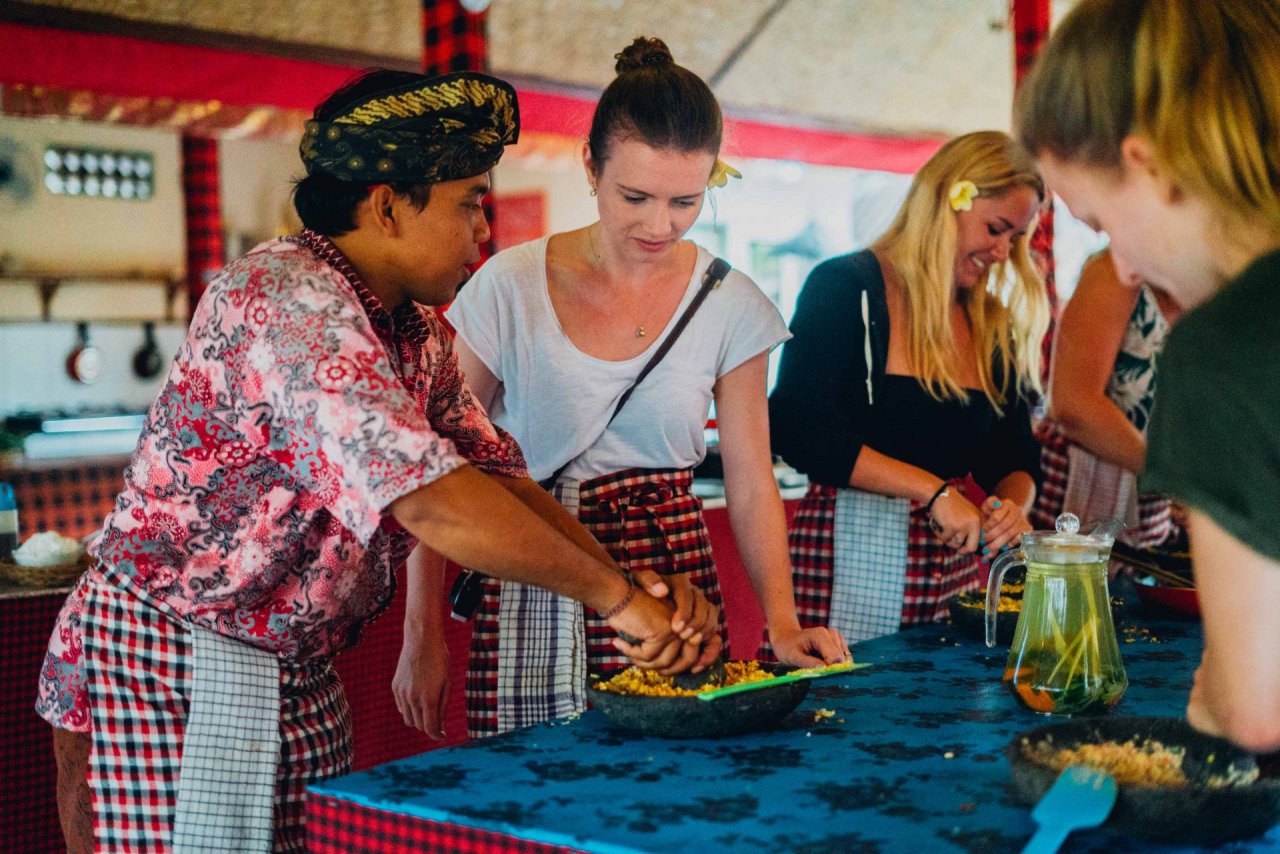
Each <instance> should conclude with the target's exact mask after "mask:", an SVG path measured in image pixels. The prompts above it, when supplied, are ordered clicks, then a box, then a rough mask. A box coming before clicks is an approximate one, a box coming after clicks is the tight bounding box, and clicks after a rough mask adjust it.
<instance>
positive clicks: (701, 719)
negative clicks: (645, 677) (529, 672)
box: [587, 664, 813, 738]
mask: <svg viewBox="0 0 1280 854" xmlns="http://www.w3.org/2000/svg"><path fill="white" fill-rule="evenodd" d="M760 666H761V667H762V668H763V669H765V670H768V671H769V672H771V673H775V674H782V673H786V672H787V671H789V670H792V669H793V668H791V667H788V666H787V665H782V664H761V665H760ZM612 675H614V674H613V673H607V674H604V675H603V676H600V677H595V676H593V677H592V679H591V684H590V686H589V687H588V689H587V694H588V698H589V699H590V701H591V705H592V706H594V707H595V708H597V709H599V710H600V711H602V712H604V714H605V716H606V717H607V718H609V720H610V721H612V722H613V723H614V724H616V725H617V726H620V727H623V728H624V729H629V730H634V731H635V732H639V733H643V734H645V735H655V736H658V737H660V738H722V737H724V736H730V735H741V734H742V733H746V732H756V731H757V730H762V729H769V728H770V727H772V726H774V725H775V724H777V723H778V722H779V721H781V720H782V719H783V718H785V717H786V716H787V715H788V714H790V713H791V711H792V710H793V709H794V708H795V707H796V706H798V705H800V702H801V701H802V700H804V698H805V695H806V694H808V693H809V683H810V682H812V681H813V680H810V679H801V680H799V681H797V682H787V683H784V684H782V685H773V686H770V687H768V688H760V689H757V690H754V691H743V692H742V693H740V694H730V695H729V696H727V697H721V698H719V699H716V700H711V701H709V702H708V701H704V700H699V699H698V698H697V697H642V696H638V695H631V694H615V693H613V692H612V691H601V690H600V689H599V688H596V686H595V683H596V682H597V681H601V680H604V679H608V678H609V677H610V676H612Z"/></svg>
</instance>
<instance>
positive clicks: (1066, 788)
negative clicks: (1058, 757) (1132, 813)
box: [1022, 765, 1116, 854]
mask: <svg viewBox="0 0 1280 854" xmlns="http://www.w3.org/2000/svg"><path fill="white" fill-rule="evenodd" d="M1115 802H1116V781H1115V780H1113V779H1111V777H1110V775H1108V774H1107V773H1105V772H1103V771H1095V770H1093V769H1092V768H1084V767H1081V766H1079V765H1072V766H1071V767H1070V768H1065V769H1063V771H1062V773H1061V774H1059V775H1058V779H1057V780H1056V781H1054V784H1053V785H1052V786H1050V787H1049V791H1047V792H1045V793H1044V797H1043V798H1041V799H1040V803H1038V804H1036V806H1035V809H1033V810H1032V811H1031V817H1032V818H1034V819H1035V820H1036V824H1038V825H1040V829H1039V830H1037V831H1036V835H1035V836H1033V837H1031V841H1030V842H1028V843H1027V847H1026V848H1023V849H1022V854H1053V852H1055V851H1057V850H1058V848H1059V847H1060V846H1061V845H1062V843H1063V842H1064V841H1066V838H1067V834H1069V833H1071V831H1073V830H1082V829H1084V828H1088V827H1097V826H1098V825H1100V824H1102V823H1103V822H1104V821H1106V820H1107V816H1108V815H1110V814H1111V807H1112V806H1114V805H1115Z"/></svg>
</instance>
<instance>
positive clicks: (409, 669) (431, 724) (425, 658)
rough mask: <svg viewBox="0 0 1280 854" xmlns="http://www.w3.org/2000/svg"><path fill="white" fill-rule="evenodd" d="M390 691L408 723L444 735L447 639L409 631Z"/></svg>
mask: <svg viewBox="0 0 1280 854" xmlns="http://www.w3.org/2000/svg"><path fill="white" fill-rule="evenodd" d="M391 693H392V694H393V695H394V696H395V698H396V708H397V709H399V710H400V714H401V715H402V716H403V717H404V722H405V723H406V724H408V725H409V726H411V727H413V728H414V729H420V730H422V731H423V732H425V733H426V734H427V735H429V736H431V737H432V738H433V739H435V740H437V741H439V740H440V739H442V738H444V734H445V733H444V716H445V711H446V709H447V707H448V701H449V650H448V648H447V647H445V645H444V641H443V640H440V639H436V640H434V641H430V642H428V641H426V640H425V639H424V638H421V637H417V638H415V637H411V636H410V635H407V634H406V636H405V639H404V644H403V645H402V646H401V648H400V661H399V662H398V663H397V664H396V673H395V676H393V677H392V679H391Z"/></svg>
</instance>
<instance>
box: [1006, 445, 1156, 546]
mask: <svg viewBox="0 0 1280 854" xmlns="http://www.w3.org/2000/svg"><path fill="white" fill-rule="evenodd" d="M1036 439H1037V440H1038V441H1039V442H1040V467H1041V469H1043V471H1044V482H1043V483H1042V484H1041V486H1040V494H1039V495H1037V496H1036V503H1035V505H1034V506H1033V507H1032V508H1031V512H1030V513H1029V514H1028V519H1029V521H1030V522H1031V526H1032V527H1033V528H1035V529H1037V530H1045V531H1052V530H1053V529H1054V522H1055V521H1056V520H1057V518H1058V514H1059V513H1062V512H1063V511H1064V510H1070V511H1071V512H1073V513H1075V514H1076V515H1077V516H1079V517H1080V521H1081V522H1089V521H1091V520H1090V519H1089V518H1087V511H1083V509H1082V508H1080V507H1075V508H1072V507H1067V506H1066V503H1067V494H1068V492H1069V491H1070V485H1071V451H1072V444H1071V442H1070V441H1069V440H1068V439H1067V437H1066V436H1065V435H1063V433H1062V430H1061V429H1059V428H1058V426H1057V425H1056V424H1054V423H1053V422H1050V421H1045V422H1043V423H1042V424H1041V425H1040V427H1039V429H1038V430H1037V431H1036ZM1077 451H1078V452H1079V453H1083V452H1084V451H1083V449H1077ZM1096 521H1101V520H1096ZM1177 535H1178V526H1177V525H1175V524H1174V521H1173V515H1172V513H1171V511H1170V505H1169V499H1168V498H1165V497H1164V496H1162V495H1154V494H1151V493H1144V494H1140V495H1139V496H1138V523H1137V525H1134V526H1131V527H1130V528H1129V529H1128V530H1125V531H1123V532H1122V533H1121V535H1120V539H1121V540H1124V541H1125V542H1126V543H1128V544H1129V545H1131V546H1134V547H1136V548H1152V547H1154V546H1159V545H1162V544H1164V543H1167V542H1170V541H1172V540H1174V539H1175V538H1176V537H1177Z"/></svg>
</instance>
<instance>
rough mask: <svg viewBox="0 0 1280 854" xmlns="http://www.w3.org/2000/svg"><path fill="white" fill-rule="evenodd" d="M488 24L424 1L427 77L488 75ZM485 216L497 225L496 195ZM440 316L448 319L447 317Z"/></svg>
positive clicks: (458, 8)
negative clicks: (467, 73)
mask: <svg viewBox="0 0 1280 854" xmlns="http://www.w3.org/2000/svg"><path fill="white" fill-rule="evenodd" d="M488 20H489V19H488V15H487V14H486V13H485V12H479V13H473V12H468V11H467V10H465V9H463V8H462V4H461V3H459V2H458V0H422V71H423V73H424V74H448V73H449V72H450V71H487V70H488V68H489V42H488V36H487V27H488ZM484 215H485V218H486V219H488V220H489V222H490V223H492V222H493V215H494V210H493V195H492V194H490V195H489V196H486V197H485V200H484ZM495 251H496V250H495V247H494V243H493V240H492V238H491V239H490V240H488V241H487V242H485V243H484V244H482V245H481V246H480V263H482V264H483V263H484V261H485V260H486V259H487V258H488V257H489V256H490V255H492V254H493V253H494V252H495ZM440 316H441V319H443V318H444V315H443V314H441V315H440ZM446 325H447V322H446ZM450 329H452V327H450Z"/></svg>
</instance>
